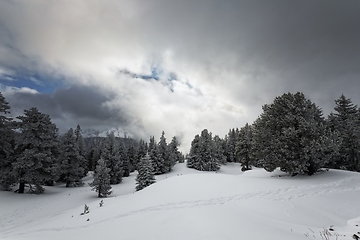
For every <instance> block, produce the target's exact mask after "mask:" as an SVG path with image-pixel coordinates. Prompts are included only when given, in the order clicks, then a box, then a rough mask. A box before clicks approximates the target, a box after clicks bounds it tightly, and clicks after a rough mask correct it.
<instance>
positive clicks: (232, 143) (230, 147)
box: [225, 128, 238, 162]
mask: <svg viewBox="0 0 360 240" xmlns="http://www.w3.org/2000/svg"><path fill="white" fill-rule="evenodd" d="M237 133H238V129H236V130H235V129H234V128H233V129H230V130H229V133H228V135H227V137H226V149H225V154H226V158H227V161H228V162H237V158H236V140H237Z"/></svg>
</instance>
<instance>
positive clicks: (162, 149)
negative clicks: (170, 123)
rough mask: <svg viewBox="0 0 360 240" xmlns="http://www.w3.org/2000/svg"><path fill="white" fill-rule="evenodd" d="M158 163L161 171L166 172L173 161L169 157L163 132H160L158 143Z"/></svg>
mask: <svg viewBox="0 0 360 240" xmlns="http://www.w3.org/2000/svg"><path fill="white" fill-rule="evenodd" d="M158 161H159V162H158V164H159V166H160V172H161V173H168V172H170V171H171V168H172V167H173V165H174V164H173V162H171V159H170V151H169V148H168V145H167V143H166V138H165V132H164V131H163V132H162V133H161V137H160V141H159V143H158Z"/></svg>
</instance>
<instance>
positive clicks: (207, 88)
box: [0, 0, 360, 149]
mask: <svg viewBox="0 0 360 240" xmlns="http://www.w3.org/2000/svg"><path fill="white" fill-rule="evenodd" d="M0 87H1V91H2V92H3V94H4V96H5V97H6V99H7V100H8V101H9V102H10V104H11V106H12V112H13V115H17V114H20V113H21V112H22V111H23V110H24V109H26V108H29V107H31V106H36V107H38V108H39V109H40V110H41V111H43V112H45V113H48V114H50V115H51V117H52V119H53V120H54V122H56V124H57V125H58V126H59V127H60V129H61V130H62V131H64V130H66V129H67V128H69V127H75V126H76V124H80V125H81V126H82V128H96V129H106V128H107V127H108V128H109V129H110V128H112V129H114V128H118V129H121V131H123V132H126V133H127V134H130V135H132V136H135V137H143V138H146V139H148V137H149V136H150V135H155V136H156V138H158V137H159V135H160V133H161V131H162V130H164V131H165V133H166V136H167V137H168V139H169V141H170V138H171V137H172V136H174V135H176V136H179V138H181V139H182V141H183V143H184V146H183V149H188V148H189V145H190V141H191V140H192V139H193V137H194V135H195V134H197V133H200V131H201V130H202V129H204V128H208V129H209V130H210V131H212V132H213V133H214V134H219V135H220V136H221V137H223V136H224V135H225V134H226V133H227V131H228V129H230V128H233V127H242V126H243V125H244V124H245V123H246V122H249V123H252V122H253V121H254V120H255V118H256V117H257V116H258V115H259V114H260V113H261V111H262V110H261V106H262V105H264V104H266V103H271V102H272V101H273V99H274V97H276V96H278V95H280V94H282V93H284V92H289V91H290V92H296V91H302V92H304V94H305V95H306V96H307V97H308V98H310V99H311V100H312V101H313V102H315V103H316V104H317V105H319V106H320V107H321V108H323V109H324V112H325V113H326V114H327V113H329V111H331V109H332V108H333V101H334V100H335V99H337V98H338V97H339V96H340V95H341V94H342V93H344V94H345V96H347V97H349V98H351V99H352V100H353V102H354V103H356V104H360V95H359V93H358V92H359V89H360V1H358V0H345V1H339V0H294V1H289V0H237V1H214V0H206V1H205V0H202V1H175V0H173V1H165V0H147V1H140V0H139V1H137V0H129V1H125V0H124V1H110V0H109V1H95V0H90V1H89V0H82V1H80V0H75V1H61V0H60V1H45V0H44V1H40V0H34V1H7V0H4V1H1V2H0Z"/></svg>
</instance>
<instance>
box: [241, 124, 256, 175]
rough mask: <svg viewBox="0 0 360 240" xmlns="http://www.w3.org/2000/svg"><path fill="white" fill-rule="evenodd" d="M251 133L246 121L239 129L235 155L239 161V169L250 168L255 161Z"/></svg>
mask: <svg viewBox="0 0 360 240" xmlns="http://www.w3.org/2000/svg"><path fill="white" fill-rule="evenodd" d="M252 134H253V133H252V127H251V126H250V125H249V124H247V123H246V124H245V126H244V127H242V128H241V129H240V131H239V136H238V140H237V144H236V155H237V158H238V159H239V160H240V163H241V171H246V170H250V169H251V166H252V165H253V164H254V161H255V159H254V149H253V136H252Z"/></svg>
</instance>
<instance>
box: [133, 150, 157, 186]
mask: <svg viewBox="0 0 360 240" xmlns="http://www.w3.org/2000/svg"><path fill="white" fill-rule="evenodd" d="M153 183H155V177H154V173H153V168H152V164H151V160H150V157H149V155H148V154H147V155H146V156H145V157H143V158H142V159H141V160H140V162H139V169H138V175H137V176H136V188H135V189H136V191H139V190H142V189H144V188H146V187H147V186H150V185H151V184H153Z"/></svg>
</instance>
